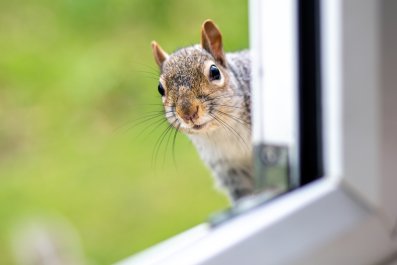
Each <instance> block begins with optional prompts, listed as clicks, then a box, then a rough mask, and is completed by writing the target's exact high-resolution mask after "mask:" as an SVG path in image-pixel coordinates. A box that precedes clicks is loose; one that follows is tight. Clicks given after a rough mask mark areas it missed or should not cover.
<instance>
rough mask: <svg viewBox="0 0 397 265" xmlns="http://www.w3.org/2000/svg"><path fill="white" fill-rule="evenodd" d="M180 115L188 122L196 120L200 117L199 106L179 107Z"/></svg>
mask: <svg viewBox="0 0 397 265" xmlns="http://www.w3.org/2000/svg"><path fill="white" fill-rule="evenodd" d="M177 113H178V115H179V116H180V117H181V118H182V119H183V120H184V121H185V122H186V123H189V122H193V123H194V122H195V121H196V120H197V119H198V118H199V106H198V105H195V106H190V107H189V108H181V109H179V110H178V109H177Z"/></svg>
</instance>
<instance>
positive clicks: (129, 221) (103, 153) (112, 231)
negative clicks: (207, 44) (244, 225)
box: [0, 0, 248, 264]
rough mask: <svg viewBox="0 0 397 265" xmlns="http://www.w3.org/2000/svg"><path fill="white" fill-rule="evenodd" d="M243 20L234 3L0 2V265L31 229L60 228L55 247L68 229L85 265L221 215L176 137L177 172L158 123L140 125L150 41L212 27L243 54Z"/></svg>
mask: <svg viewBox="0 0 397 265" xmlns="http://www.w3.org/2000/svg"><path fill="white" fill-rule="evenodd" d="M247 12H248V11H247V3H246V1H237V0H233V1H230V0H222V1H220V0H218V1H211V0H205V1H203V0H202V1H175V0H173V1H161V0H156V1H147V0H139V1H138V0H134V1H131V0H112V1H105V0H66V1H56V0H55V1H54V0H36V1H29V0H26V1H24V0H16V1H4V0H0V264H14V263H15V258H14V256H15V255H14V256H13V254H12V253H13V251H14V252H15V249H18V248H20V247H21V245H23V242H24V241H26V240H27V239H26V238H25V237H26V236H25V235H24V231H25V230H26V227H27V226H29V223H30V222H32V220H35V221H34V222H35V223H41V224H43V227H44V229H47V228H48V227H50V226H55V227H58V230H59V227H62V225H59V223H64V224H65V223H67V225H65V226H66V227H68V228H65V229H66V230H64V231H63V232H62V231H61V232H60V231H58V232H55V233H59V234H60V237H61V238H60V239H58V241H59V242H62V240H66V239H62V233H64V234H70V233H68V232H67V231H69V230H68V229H70V231H72V230H73V231H74V232H75V234H76V236H75V239H71V240H72V242H73V240H76V238H78V240H79V242H80V244H81V246H82V251H83V252H84V256H85V258H86V259H85V262H86V263H88V264H109V263H112V262H115V261H118V260H121V259H123V258H125V257H127V256H130V255H131V254H133V253H135V252H137V251H139V250H142V249H144V248H146V247H148V246H150V245H152V244H154V243H157V242H159V241H161V240H163V239H166V238H168V237H170V236H172V235H175V234H176V233H179V232H181V231H183V230H185V229H188V228H190V227H193V226H194V225H196V224H198V223H201V222H203V221H205V220H206V219H207V217H208V215H209V214H211V213H213V212H214V211H218V210H220V209H222V208H225V207H227V206H228V202H227V200H226V198H225V197H224V195H223V194H222V193H219V192H218V191H216V190H215V189H214V188H213V186H214V185H213V181H212V179H211V176H210V173H209V171H208V170H207V169H206V168H205V167H204V166H203V164H202V162H201V161H200V159H199V158H198V155H197V154H196V151H195V149H194V147H193V146H192V145H191V144H190V142H189V141H188V140H187V139H186V137H185V136H184V135H181V134H179V135H178V136H177V139H176V145H175V152H174V155H175V162H174V161H173V158H172V157H173V155H172V153H173V152H172V151H173V148H172V147H171V145H172V143H171V142H172V139H171V140H169V141H168V146H167V139H168V138H165V140H164V141H163V143H162V145H161V147H160V148H157V149H156V147H155V145H156V141H157V139H158V138H159V136H160V135H161V133H162V132H163V131H164V128H165V127H164V124H163V125H161V126H159V127H156V126H155V125H154V124H152V127H150V124H151V121H155V122H157V123H160V122H161V119H158V120H151V121H150V120H149V121H147V122H145V123H143V124H140V125H137V122H138V121H139V120H137V119H139V118H140V117H144V116H145V115H146V114H145V113H148V112H150V111H157V110H161V106H159V105H156V104H159V103H160V102H161V101H160V97H159V95H158V92H157V82H158V81H157V75H158V71H157V68H156V65H155V63H154V60H153V58H152V54H151V49H150V42H151V41H152V40H153V39H155V40H157V41H158V42H159V43H160V44H161V46H162V47H163V48H164V49H165V50H167V51H169V52H171V51H172V50H175V49H177V48H180V47H183V46H186V45H190V44H194V43H197V42H198V41H199V37H200V26H201V23H202V22H203V21H204V20H205V19H207V18H212V19H213V20H215V22H216V23H217V24H218V26H219V27H220V29H221V31H222V33H223V37H224V47H225V50H226V51H231V50H239V49H242V48H246V47H248V36H247V35H248V21H247V20H248V17H247ZM146 117H148V116H146ZM147 126H149V128H148V127H147ZM145 128H146V129H145ZM156 150H159V151H158V155H157V156H156ZM37 220H41V221H37ZM46 225H47V226H48V227H47V228H46ZM27 230H29V229H27ZM60 230H63V229H62V228H61V229H60ZM50 234H51V233H50ZM63 236H65V235H63ZM18 238H19V239H18ZM21 238H22V239H21ZM18 240H19V241H18ZM66 241H67V240H66ZM12 242H14V247H12V246H13V244H12ZM15 242H16V243H15ZM21 242H22V243H21ZM55 244H57V240H55ZM71 245H74V246H75V247H76V248H77V247H78V246H77V244H73V243H72V244H71ZM15 246H16V247H15ZM16 255H18V254H16Z"/></svg>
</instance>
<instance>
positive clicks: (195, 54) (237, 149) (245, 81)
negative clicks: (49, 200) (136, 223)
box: [161, 45, 254, 202]
mask: <svg viewBox="0 0 397 265" xmlns="http://www.w3.org/2000/svg"><path fill="white" fill-rule="evenodd" d="M208 60H214V58H213V57H212V56H211V54H210V53H208V52H207V51H206V50H204V49H203V48H201V47H200V46H198V45H196V46H192V47H188V48H183V49H180V50H178V51H176V52H175V53H173V54H171V55H170V56H169V58H168V59H167V60H166V61H165V62H164V63H163V65H161V78H162V80H164V83H165V86H166V87H167V95H166V97H165V101H164V106H165V111H166V113H170V112H171V114H167V116H166V117H167V119H168V120H169V122H170V123H171V124H172V125H173V126H174V127H176V128H178V129H179V130H181V131H183V132H184V133H185V134H186V135H187V136H188V137H189V138H190V139H191V141H192V142H193V144H194V145H195V146H196V148H197V150H198V152H199V154H200V157H201V158H202V160H203V161H204V162H205V164H206V165H207V166H208V167H209V168H210V170H211V171H212V173H213V175H214V177H215V180H216V182H217V184H218V187H220V188H222V189H224V190H226V192H227V194H228V195H229V197H230V198H231V200H232V201H233V202H235V201H236V200H238V199H240V198H242V197H244V196H246V195H249V194H252V193H253V188H254V187H253V176H252V171H253V170H252V147H251V91H250V73H251V66H250V64H251V63H250V61H251V60H250V55H249V51H240V52H235V53H226V64H225V66H222V65H218V67H219V69H220V70H221V72H222V74H223V75H224V76H223V78H224V80H225V85H224V87H221V88H217V87H214V86H213V85H212V84H211V82H209V81H208V78H207V77H206V76H205V73H204V72H203V71H204V70H203V69H204V64H205V62H206V61H208ZM214 61H215V60H214ZM208 91H212V92H211V93H210V92H208ZM187 95H188V96H187ZM181 98H183V100H182V101H181V100H180V99H181ZM197 99H199V100H200V103H199V104H202V108H203V109H204V114H202V115H203V116H205V115H206V116H205V117H207V116H208V117H214V116H215V118H213V120H212V124H213V125H212V127H211V129H208V130H206V131H205V132H203V133H201V131H198V132H196V131H194V130H192V129H189V128H187V129H184V130H182V128H181V123H183V122H182V120H181V118H180V117H178V115H177V113H176V110H175V109H176V108H178V107H181V106H179V105H178V104H181V103H180V102H184V104H187V105H189V100H190V101H192V100H196V101H197ZM186 102H188V103H186ZM208 102H210V103H208ZM188 107H189V106H187V107H186V108H188ZM208 119H209V118H208Z"/></svg>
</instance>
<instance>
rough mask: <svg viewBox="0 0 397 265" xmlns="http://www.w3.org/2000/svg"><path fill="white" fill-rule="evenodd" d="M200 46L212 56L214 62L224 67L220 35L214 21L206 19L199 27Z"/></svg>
mask: <svg viewBox="0 0 397 265" xmlns="http://www.w3.org/2000/svg"><path fill="white" fill-rule="evenodd" d="M201 46H202V47H203V49H205V50H206V51H208V52H209V53H211V54H212V56H214V58H215V60H217V61H219V62H220V63H221V64H222V65H223V66H225V54H224V52H223V45H222V34H221V32H220V31H219V29H218V27H217V26H216V25H215V23H214V21H212V20H211V19H207V20H206V21H204V23H203V25H202V26H201Z"/></svg>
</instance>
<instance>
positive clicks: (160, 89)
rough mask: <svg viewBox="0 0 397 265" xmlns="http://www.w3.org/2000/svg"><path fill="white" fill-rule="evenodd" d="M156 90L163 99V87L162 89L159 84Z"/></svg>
mask: <svg viewBox="0 0 397 265" xmlns="http://www.w3.org/2000/svg"><path fill="white" fill-rule="evenodd" d="M157 89H158V91H159V93H160V95H161V96H162V97H164V94H165V90H164V87H163V85H162V84H161V83H159V86H158V87H157Z"/></svg>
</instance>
